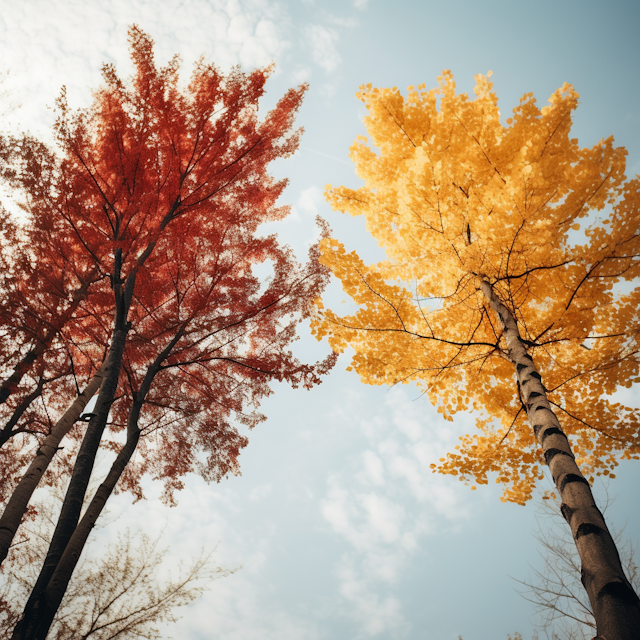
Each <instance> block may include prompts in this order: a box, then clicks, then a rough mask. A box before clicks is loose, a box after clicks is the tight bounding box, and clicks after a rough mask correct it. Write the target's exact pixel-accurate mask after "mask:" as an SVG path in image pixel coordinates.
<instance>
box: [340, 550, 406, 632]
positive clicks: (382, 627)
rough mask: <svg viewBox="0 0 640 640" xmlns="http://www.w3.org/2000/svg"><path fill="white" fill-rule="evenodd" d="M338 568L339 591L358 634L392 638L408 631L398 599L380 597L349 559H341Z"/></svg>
mask: <svg viewBox="0 0 640 640" xmlns="http://www.w3.org/2000/svg"><path fill="white" fill-rule="evenodd" d="M343 562H344V563H343V565H342V566H341V567H340V569H339V571H338V576H339V579H340V585H341V586H340V593H341V595H342V597H343V598H344V599H345V600H346V601H347V602H348V603H349V606H350V608H351V611H352V616H353V617H354V618H355V619H356V620H357V621H358V623H359V628H360V629H361V633H360V636H361V637H362V636H369V637H373V636H379V635H381V634H385V635H386V636H387V637H391V638H395V637H399V636H401V635H403V634H404V633H405V632H406V631H407V627H408V625H407V623H406V621H405V620H404V618H403V616H402V610H401V609H402V608H401V605H400V602H399V601H398V599H397V598H394V597H393V596H381V595H380V594H379V593H377V592H376V591H374V590H373V589H372V588H371V585H370V583H368V582H367V581H366V580H362V579H361V578H359V577H358V572H357V571H356V570H354V568H353V567H352V566H351V564H350V562H349V560H348V559H346V558H345V559H343Z"/></svg>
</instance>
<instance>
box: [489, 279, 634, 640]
mask: <svg viewBox="0 0 640 640" xmlns="http://www.w3.org/2000/svg"><path fill="white" fill-rule="evenodd" d="M480 286H481V289H482V292H483V293H484V295H485V296H486V298H487V300H488V301H489V305H490V306H491V308H492V309H493V311H494V312H495V313H496V314H497V315H498V317H499V318H500V321H501V323H502V326H503V328H504V337H505V340H506V343H507V354H508V357H509V359H510V360H511V362H512V363H513V365H514V367H515V369H516V375H517V378H518V382H519V384H520V389H521V392H522V397H523V399H524V402H525V405H526V409H527V416H528V418H529V422H530V424H531V425H532V427H533V432H534V434H535V437H536V439H537V441H538V443H539V444H540V446H541V447H542V450H543V452H544V458H545V461H546V463H547V465H548V466H549V469H550V471H551V475H552V477H553V481H554V482H555V485H556V487H557V489H558V492H559V493H560V497H561V499H562V506H561V509H562V515H563V516H564V517H565V519H566V521H567V522H568V524H569V526H570V527H571V533H572V534H573V539H574V541H575V543H576V547H577V549H578V553H579V555H580V560H581V562H582V584H583V585H584V588H585V589H586V591H587V594H588V596H589V600H590V602H591V607H592V609H593V615H594V618H595V620H596V628H597V632H598V636H597V638H598V639H599V640H640V600H639V599H638V596H637V594H636V593H635V591H634V590H633V588H632V586H631V584H630V583H629V581H628V580H627V578H626V576H625V575H624V571H623V569H622V565H621V563H620V556H619V555H618V550H617V548H616V545H615V542H614V541H613V538H612V537H611V534H610V533H609V530H608V529H607V525H606V524H605V521H604V517H603V515H602V513H601V512H600V510H599V509H598V507H597V506H596V504H595V501H594V499H593V494H592V493H591V487H590V486H589V482H588V481H587V480H586V479H585V477H584V476H583V475H582V473H581V472H580V469H579V468H578V465H577V464H576V461H575V456H574V455H573V452H572V451H571V445H570V443H569V440H568V439H567V436H566V435H565V434H564V432H563V431H562V429H561V428H560V423H559V421H558V418H557V417H556V415H555V414H554V412H553V411H552V409H551V404H550V403H549V400H548V399H547V394H546V389H545V387H544V386H543V384H542V380H541V377H540V374H539V373H538V371H537V370H536V367H535V365H534V363H533V359H532V358H531V356H530V355H529V354H528V353H527V351H526V349H525V345H524V343H523V341H522V338H521V337H520V333H519V331H518V326H517V323H516V321H515V318H514V317H513V314H512V313H511V311H509V309H508V308H507V307H506V306H505V305H504V304H503V303H502V302H501V301H500V299H499V298H498V296H497V295H496V293H495V291H494V290H493V288H492V287H491V285H490V284H489V283H488V282H485V281H483V282H482V283H481V285H480Z"/></svg>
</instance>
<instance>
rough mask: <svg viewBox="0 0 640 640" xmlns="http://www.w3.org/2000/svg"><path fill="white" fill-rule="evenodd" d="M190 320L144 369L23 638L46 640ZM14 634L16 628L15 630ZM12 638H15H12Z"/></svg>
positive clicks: (133, 449) (127, 462)
mask: <svg viewBox="0 0 640 640" xmlns="http://www.w3.org/2000/svg"><path fill="white" fill-rule="evenodd" d="M188 322H189V320H185V322H183V324H182V325H181V326H180V328H179V329H178V331H177V332H176V335H175V336H174V337H173V338H172V339H171V341H170V342H169V344H168V345H167V346H166V347H165V348H164V349H163V350H162V352H161V353H159V354H158V356H157V357H156V359H155V360H154V361H153V363H152V364H151V365H150V366H149V368H148V369H147V373H146V375H145V377H144V380H143V382H142V385H141V387H140V390H139V391H138V393H136V394H135V395H134V402H133V405H132V407H131V410H130V411H129V418H128V420H127V441H126V442H125V445H124V447H123V448H122V449H121V450H120V453H119V454H118V456H117V458H116V459H115V461H114V463H113V464H112V465H111V469H110V470H109V473H108V474H107V477H106V478H105V480H104V482H103V483H102V484H101V485H100V486H99V487H98V490H97V491H96V493H95V495H94V496H93V499H92V500H91V502H90V503H89V506H88V507H87V510H86V511H85V514H84V515H83V516H82V520H81V521H80V522H79V523H78V525H77V527H76V528H75V530H74V532H73V535H72V536H71V537H70V539H69V542H68V544H67V545H66V547H65V549H64V553H63V554H62V557H61V558H60V560H59V562H58V564H57V566H56V567H55V571H54V572H53V575H52V576H51V578H50V580H49V582H48V584H47V585H46V588H44V590H43V593H42V597H41V603H42V604H41V611H40V613H39V617H38V619H37V620H34V622H33V623H32V624H31V626H30V627H29V630H30V635H26V636H24V637H26V638H29V639H30V640H31V639H32V638H33V640H45V638H46V637H47V634H48V633H49V630H50V628H51V625H52V624H53V619H54V618H55V615H56V612H57V611H58V608H59V607H60V603H61V602H62V599H63V598H64V594H65V592H66V590H67V587H68V586H69V581H70V580H71V577H72V575H73V572H74V570H75V568H76V565H77V564H78V561H79V560H80V556H81V554H82V550H83V549H84V545H85V544H86V542H87V539H88V537H89V534H90V533H91V531H92V529H93V527H94V526H95V523H96V520H97V519H98V517H99V516H100V514H101V513H102V510H103V509H104V506H105V504H106V503H107V500H108V499H109V496H110V495H111V494H112V493H113V490H114V488H115V486H116V484H117V483H118V480H120V477H121V476H122V473H123V472H124V470H125V468H126V466H127V464H129V460H131V456H132V455H133V453H134V451H135V450H136V447H137V446H138V441H139V440H140V429H139V427H138V421H139V419H140V412H141V410H142V406H143V404H144V400H145V398H146V397H147V393H149V389H150V387H151V383H152V382H153V379H154V378H155V376H156V374H157V373H158V371H160V368H161V365H162V363H163V362H164V360H165V359H166V358H167V357H168V356H169V354H170V353H171V351H172V350H173V347H175V345H176V344H177V342H178V341H179V340H180V338H181V337H182V336H183V335H184V331H185V328H186V326H187V324H188ZM16 630H17V627H16ZM14 637H15V635H14Z"/></svg>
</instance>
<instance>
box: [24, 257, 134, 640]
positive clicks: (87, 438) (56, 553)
mask: <svg viewBox="0 0 640 640" xmlns="http://www.w3.org/2000/svg"><path fill="white" fill-rule="evenodd" d="M121 260H122V250H121V249H117V250H116V257H115V265H114V274H113V278H112V282H113V283H114V285H113V286H114V292H115V297H116V317H115V321H114V331H113V337H112V339H111V345H110V348H109V355H108V356H107V367H106V372H105V375H104V380H103V381H102V384H101V385H100V393H99V394H98V400H97V402H96V407H95V412H94V413H92V414H91V419H90V420H89V424H88V426H87V430H86V431H85V434H84V437H83V439H82V444H81V445H80V450H79V451H78V455H77V457H76V462H75V465H74V467H73V472H72V474H71V480H70V482H69V486H68V488H67V492H66V494H65V497H64V501H63V503H62V509H61V510H60V517H59V518H58V522H57V524H56V528H55V530H54V532H53V537H52V538H51V543H50V544H49V550H48V552H47V556H46V558H45V560H44V564H43V566H42V569H41V570H40V574H39V575H38V579H37V581H36V584H35V586H34V587H33V590H32V591H31V595H30V596H29V599H28V601H27V604H26V606H25V609H24V614H23V617H22V619H21V621H20V622H19V623H18V625H17V626H16V628H15V629H14V631H13V635H12V638H13V640H31V639H32V638H35V633H36V630H37V628H38V626H39V625H40V622H41V620H42V616H43V614H44V610H45V602H44V590H45V589H46V587H47V585H48V583H49V580H50V579H51V576H52V575H53V573H54V571H55V569H56V566H57V565H58V562H59V560H60V558H61V557H62V554H63V553H64V551H65V548H66V546H67V544H68V542H69V539H70V538H71V536H72V535H73V532H74V531H75V529H76V526H77V524H78V520H79V519H80V513H81V511H82V503H83V502H84V497H85V495H86V492H87V487H88V485H89V480H90V478H91V472H92V470H93V465H94V462H95V459H96V455H97V453H98V449H99V448H100V441H101V440H102V434H103V433H104V429H105V427H106V424H107V419H108V417H109V412H110V410H111V404H112V403H113V399H114V397H115V393H116V390H117V388H118V380H119V377H120V369H121V366H122V356H123V353H124V347H125V342H126V338H127V333H128V332H129V329H130V324H129V323H128V322H127V314H128V311H129V305H130V303H131V298H132V296H133V289H134V286H135V279H136V272H135V271H132V272H131V273H130V274H129V276H128V277H127V280H126V282H125V283H124V287H123V286H122V285H123V282H122V280H120V267H121Z"/></svg>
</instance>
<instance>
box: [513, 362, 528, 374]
mask: <svg viewBox="0 0 640 640" xmlns="http://www.w3.org/2000/svg"><path fill="white" fill-rule="evenodd" d="M528 367H529V365H526V364H517V365H516V371H517V372H518V373H522V372H523V371H524V370H525V369H527V368H528Z"/></svg>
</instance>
